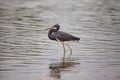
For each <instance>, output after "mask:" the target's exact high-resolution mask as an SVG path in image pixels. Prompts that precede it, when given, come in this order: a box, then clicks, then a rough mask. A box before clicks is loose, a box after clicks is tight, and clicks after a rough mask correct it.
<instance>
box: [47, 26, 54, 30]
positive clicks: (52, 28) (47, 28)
mask: <svg viewBox="0 0 120 80" xmlns="http://www.w3.org/2000/svg"><path fill="white" fill-rule="evenodd" d="M53 28H54V26H52V27H50V28H47V29H45V31H47V30H49V29H53Z"/></svg>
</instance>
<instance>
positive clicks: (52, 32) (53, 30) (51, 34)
mask: <svg viewBox="0 0 120 80" xmlns="http://www.w3.org/2000/svg"><path fill="white" fill-rule="evenodd" d="M57 31H58V30H56V29H51V30H49V32H48V37H49V38H50V39H51V40H56V38H55V37H54V36H53V34H54V32H57Z"/></svg>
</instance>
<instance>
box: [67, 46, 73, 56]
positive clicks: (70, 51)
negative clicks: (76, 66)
mask: <svg viewBox="0 0 120 80" xmlns="http://www.w3.org/2000/svg"><path fill="white" fill-rule="evenodd" d="M67 47H68V48H69V49H70V55H72V49H71V48H70V46H69V45H68V44H67Z"/></svg>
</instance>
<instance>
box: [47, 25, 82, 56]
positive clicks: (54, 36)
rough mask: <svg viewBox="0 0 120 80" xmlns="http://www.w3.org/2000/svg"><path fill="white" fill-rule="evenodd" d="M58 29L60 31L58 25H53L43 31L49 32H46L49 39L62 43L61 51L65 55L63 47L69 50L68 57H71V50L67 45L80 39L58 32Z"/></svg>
mask: <svg viewBox="0 0 120 80" xmlns="http://www.w3.org/2000/svg"><path fill="white" fill-rule="evenodd" d="M59 29H60V25H59V24H55V25H53V26H52V27H50V28H47V29H45V31H47V30H49V31H48V37H49V39H51V40H54V41H58V42H60V43H62V46H63V50H64V55H65V53H66V49H65V45H66V46H67V47H68V48H69V50H70V55H71V54H72V48H71V47H70V46H69V44H68V43H69V42H74V41H79V40H80V38H79V37H75V36H73V35H71V34H69V33H66V32H63V31H59Z"/></svg>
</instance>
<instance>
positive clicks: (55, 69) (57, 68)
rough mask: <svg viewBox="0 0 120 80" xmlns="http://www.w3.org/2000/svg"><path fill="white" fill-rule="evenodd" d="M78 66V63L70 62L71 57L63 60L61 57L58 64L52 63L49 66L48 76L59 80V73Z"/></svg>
mask: <svg viewBox="0 0 120 80" xmlns="http://www.w3.org/2000/svg"><path fill="white" fill-rule="evenodd" d="M76 64H79V62H76V61H74V60H71V57H70V56H69V57H67V58H65V56H64V57H63V59H62V61H60V62H53V63H51V64H50V65H49V69H50V76H51V77H53V78H56V79H60V78H61V72H62V71H65V70H64V69H67V68H69V67H71V66H73V65H76Z"/></svg>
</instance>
